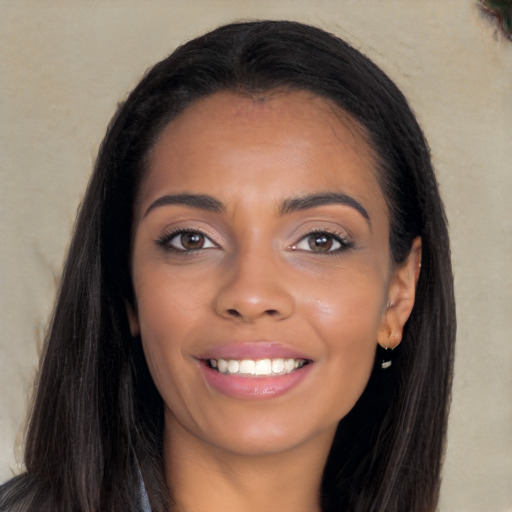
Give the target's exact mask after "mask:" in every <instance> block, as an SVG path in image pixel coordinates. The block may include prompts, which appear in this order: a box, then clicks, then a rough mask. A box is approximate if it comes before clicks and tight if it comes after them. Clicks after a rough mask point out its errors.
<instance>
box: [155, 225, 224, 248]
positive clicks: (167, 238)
mask: <svg viewBox="0 0 512 512" xmlns="http://www.w3.org/2000/svg"><path fill="white" fill-rule="evenodd" d="M184 233H197V234H198V235H201V236H203V237H204V238H205V240H208V241H209V243H210V244H211V245H210V246H209V247H200V248H198V249H185V248H183V249H180V248H178V247H175V246H173V245H171V243H170V242H171V241H172V240H173V239H175V238H177V237H178V236H179V235H183V234H184ZM155 243H156V244H157V245H158V246H160V247H162V248H163V249H165V250H168V251H172V252H176V253H183V254H189V253H194V252H198V251H202V250H209V249H218V248H219V247H220V245H219V244H218V243H217V242H215V241H214V240H213V238H212V236H211V235H209V234H207V233H206V232H205V231H204V230H202V229H197V228H191V227H175V228H172V229H169V230H166V231H164V233H163V234H162V235H161V236H159V237H158V238H157V239H156V240H155Z"/></svg>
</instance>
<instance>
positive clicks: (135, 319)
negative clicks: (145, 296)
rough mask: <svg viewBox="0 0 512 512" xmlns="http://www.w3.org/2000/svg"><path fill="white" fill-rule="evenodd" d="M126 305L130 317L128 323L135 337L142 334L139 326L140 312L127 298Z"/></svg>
mask: <svg viewBox="0 0 512 512" xmlns="http://www.w3.org/2000/svg"><path fill="white" fill-rule="evenodd" d="M124 305H125V307H126V316H127V317H128V325H129V326H130V333H131V335H132V336H133V337H134V338H135V336H138V335H139V334H140V326H139V314H138V313H137V310H136V309H135V308H134V306H133V305H132V304H131V303H130V302H128V301H127V300H125V302H124Z"/></svg>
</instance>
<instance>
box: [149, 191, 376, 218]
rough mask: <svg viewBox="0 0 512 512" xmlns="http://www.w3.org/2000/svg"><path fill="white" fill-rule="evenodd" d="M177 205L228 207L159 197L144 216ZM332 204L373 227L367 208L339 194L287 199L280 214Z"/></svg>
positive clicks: (206, 199)
mask: <svg viewBox="0 0 512 512" xmlns="http://www.w3.org/2000/svg"><path fill="white" fill-rule="evenodd" d="M175 204H176V205H184V206H190V207H192V208H197V209H199V210H205V211H209V212H214V213H221V212H223V211H225V210H226V207H225V205H224V204H223V203H221V202H220V201H219V200H218V199H215V198H214V197H212V196H209V195H207V194H172V195H165V196H162V197H159V198H158V199H156V200H155V201H153V202H152V203H151V204H150V205H149V207H148V209H147V210H146V213H145V214H144V216H146V215H147V214H148V213H149V212H150V211H151V210H154V209H155V208H158V207H160V206H168V205H175ZM330 204H342V205H346V206H351V207H352V208H354V209H355V210H357V211H358V212H359V213H360V214H361V215H362V216H363V217H364V218H365V219H366V220H367V221H368V224H369V225H370V226H371V219H370V216H369V215H368V212H367V210H366V208H365V207H364V206H363V205H362V204H361V203H359V202H358V201H356V200H355V199H354V198H353V197H350V196H348V195H346V194H339V193H335V192H328V193H322V194H310V195H306V196H301V197H294V198H290V199H285V200H284V201H283V202H282V204H281V208H280V213H281V215H285V214H287V213H293V212H298V211H303V210H309V209H311V208H317V207H319V206H325V205H330Z"/></svg>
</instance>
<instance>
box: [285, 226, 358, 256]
mask: <svg viewBox="0 0 512 512" xmlns="http://www.w3.org/2000/svg"><path fill="white" fill-rule="evenodd" d="M351 247H353V243H352V242H351V241H349V240H345V239H344V238H342V237H341V236H340V235H335V234H334V233H329V232H328V231H317V232H313V233H309V235H306V236H305V237H303V238H301V239H300V240H299V241H298V242H297V243H296V244H295V245H294V246H293V247H292V249H293V250H299V251H305V252H313V253H317V254H322V253H326V254H334V253H340V252H342V251H344V250H346V249H349V248H351Z"/></svg>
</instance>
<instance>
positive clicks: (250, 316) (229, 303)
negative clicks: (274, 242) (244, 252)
mask: <svg viewBox="0 0 512 512" xmlns="http://www.w3.org/2000/svg"><path fill="white" fill-rule="evenodd" d="M288 284H289V283H288V282H287V279H286V276H285V274H284V273H283V272H282V269H280V268H279V265H277V264H276V262H272V261H271V258H269V257H266V258H261V257H260V258H258V257H256V255H252V256H249V257H240V258H239V259H238V260H237V261H236V262H232V265H231V266H230V269H229V270H227V271H226V272H225V274H224V276H223V281H222V285H221V286H220V287H219V290H218V293H217V295H216V297H215V305H214V308H215V311H216V313H217V314H218V315H220V316H222V317H224V318H227V319H231V320H238V321H239V322H245V323H252V322H255V321H257V320H261V319H264V318H267V319H274V320H283V319H285V318H288V317H289V316H290V315H291V314H292V313H293V311H294V308H295V301H294V298H293V295H292V294H291V293H290V290H289V286H287V285H288Z"/></svg>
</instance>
